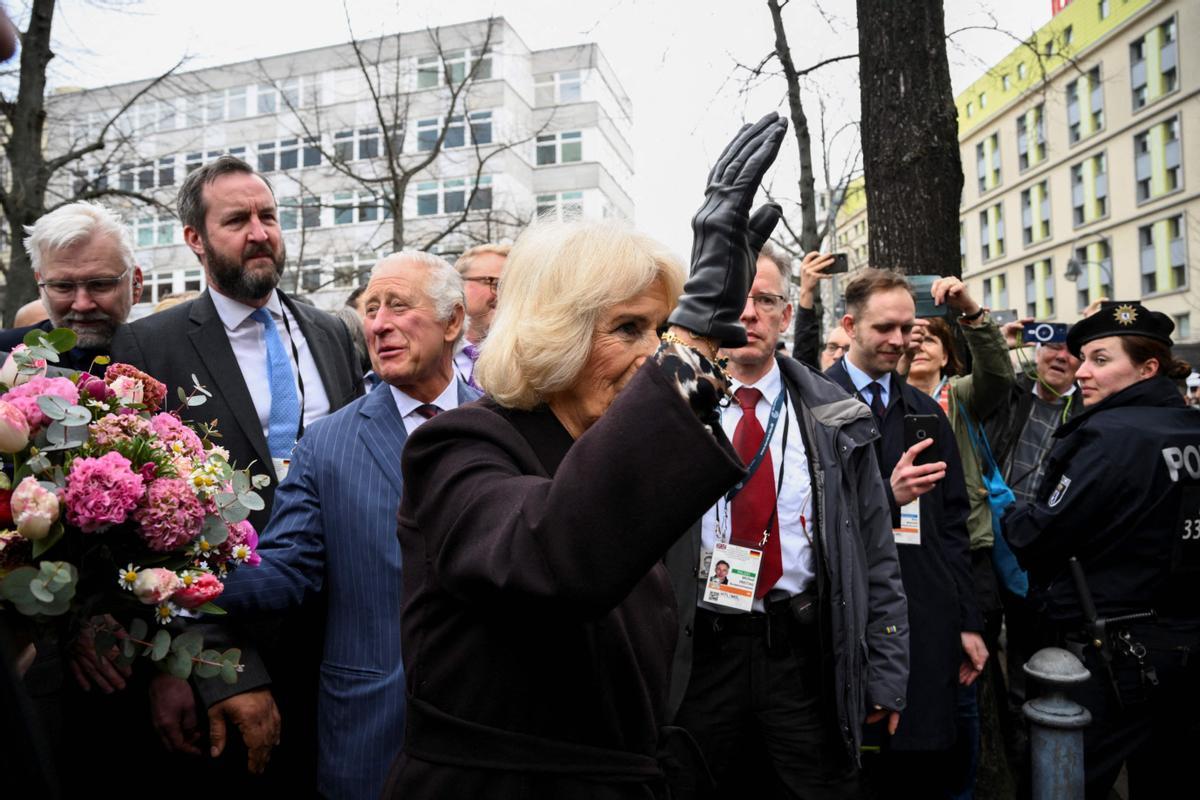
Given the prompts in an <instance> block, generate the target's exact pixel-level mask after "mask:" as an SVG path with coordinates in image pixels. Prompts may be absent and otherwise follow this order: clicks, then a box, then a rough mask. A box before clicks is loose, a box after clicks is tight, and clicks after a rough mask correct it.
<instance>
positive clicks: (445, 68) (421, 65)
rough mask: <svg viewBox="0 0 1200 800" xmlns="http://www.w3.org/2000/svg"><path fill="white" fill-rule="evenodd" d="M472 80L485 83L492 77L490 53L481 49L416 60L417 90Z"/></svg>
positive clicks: (450, 52)
mask: <svg viewBox="0 0 1200 800" xmlns="http://www.w3.org/2000/svg"><path fill="white" fill-rule="evenodd" d="M472 70H474V75H473V77H472V80H476V81H486V80H488V79H489V78H491V77H492V53H491V51H490V50H484V49H482V48H478V47H475V48H468V49H466V50H451V51H447V52H445V53H443V54H442V57H439V56H437V55H432V56H421V57H420V58H418V59H417V88H418V89H432V88H433V87H435V86H437V85H438V84H439V83H441V82H442V78H443V76H444V78H445V82H446V83H447V84H450V85H459V84H462V83H463V82H464V81H465V80H466V79H467V78H468V76H471V73H472Z"/></svg>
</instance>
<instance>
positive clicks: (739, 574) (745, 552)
mask: <svg viewBox="0 0 1200 800" xmlns="http://www.w3.org/2000/svg"><path fill="white" fill-rule="evenodd" d="M709 557H710V558H711V559H712V561H711V564H710V565H709V568H708V573H707V574H706V575H705V576H704V601H705V602H706V603H711V604H713V605H717V606H724V607H725V608H731V609H734V610H735V611H750V610H751V607H752V606H753V605H754V587H755V585H756V584H757V583H758V573H759V570H760V569H761V567H762V551H761V550H751V549H750V548H749V547H741V546H739V545H736V544H730V543H729V542H717V544H716V547H715V548H714V549H713V552H712V554H711V555H710V556H709Z"/></svg>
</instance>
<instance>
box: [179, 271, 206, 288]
mask: <svg viewBox="0 0 1200 800" xmlns="http://www.w3.org/2000/svg"><path fill="white" fill-rule="evenodd" d="M203 289H204V273H203V272H202V271H200V270H198V269H188V270H184V272H183V291H185V292H199V291H202V290H203Z"/></svg>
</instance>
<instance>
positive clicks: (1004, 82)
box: [1000, 72, 1012, 92]
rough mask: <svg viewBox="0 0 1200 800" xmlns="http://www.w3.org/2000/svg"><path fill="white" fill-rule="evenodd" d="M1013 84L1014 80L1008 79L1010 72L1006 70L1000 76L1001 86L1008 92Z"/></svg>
mask: <svg viewBox="0 0 1200 800" xmlns="http://www.w3.org/2000/svg"><path fill="white" fill-rule="evenodd" d="M1011 86H1012V81H1010V80H1009V79H1008V73H1007V72H1006V73H1004V74H1003V75H1001V76H1000V88H1001V89H1003V90H1004V91H1006V92H1007V91H1008V90H1009V88H1011Z"/></svg>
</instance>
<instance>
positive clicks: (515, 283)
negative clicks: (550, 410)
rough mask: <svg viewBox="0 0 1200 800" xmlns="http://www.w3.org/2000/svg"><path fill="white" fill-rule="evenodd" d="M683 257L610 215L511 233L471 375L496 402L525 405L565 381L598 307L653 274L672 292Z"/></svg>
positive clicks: (634, 290) (587, 342)
mask: <svg viewBox="0 0 1200 800" xmlns="http://www.w3.org/2000/svg"><path fill="white" fill-rule="evenodd" d="M684 275H685V271H684V268H683V264H682V263H680V261H679V260H678V259H677V258H675V256H674V255H672V254H671V253H670V251H668V250H667V248H666V247H664V246H663V245H661V244H659V243H658V242H656V241H654V240H653V239H651V238H650V237H648V236H644V235H642V234H640V233H635V232H634V231H632V230H630V229H629V228H628V227H626V226H624V225H620V224H617V223H611V222H568V223H562V222H538V223H535V224H534V225H532V226H530V227H529V228H527V229H526V230H525V232H524V233H522V234H521V237H520V238H519V239H517V242H516V244H514V245H513V248H512V251H511V252H510V253H509V254H508V261H507V262H506V264H505V267H504V274H503V278H502V281H501V284H500V294H499V298H498V302H497V304H496V316H495V318H494V319H493V320H492V327H491V330H490V331H489V332H488V336H487V340H486V341H485V342H484V345H483V349H482V353H481V355H480V356H479V361H478V363H477V364H476V366H475V377H476V379H477V380H478V381H479V383H480V385H482V386H483V387H485V388H486V390H487V392H488V394H490V395H491V396H492V398H493V399H495V400H496V402H497V403H499V404H500V405H502V406H505V407H507V408H519V409H530V408H533V407H534V406H536V405H537V404H538V403H540V402H542V401H543V400H544V399H545V397H546V396H547V395H550V394H553V393H555V392H560V391H563V390H564V389H568V388H570V387H571V386H572V385H573V384H574V383H575V381H576V380H577V379H578V377H579V373H580V372H581V371H582V370H583V367H584V365H585V364H586V363H587V360H588V356H589V355H590V354H591V351H592V337H593V334H594V333H595V330H596V325H597V324H598V322H599V319H600V316H601V314H602V313H603V312H604V311H605V310H606V309H607V308H609V307H611V306H613V305H615V304H616V303H620V302H623V301H625V300H629V299H631V298H633V297H635V296H637V295H638V294H640V293H641V292H642V291H644V290H645V289H646V288H647V287H649V286H650V284H652V283H653V282H654V281H655V280H656V279H661V280H662V281H663V282H664V283H665V284H666V288H667V296H668V297H669V298H671V306H672V308H673V307H674V305H675V298H677V297H678V296H679V294H680V292H681V291H682V290H683V280H684Z"/></svg>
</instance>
